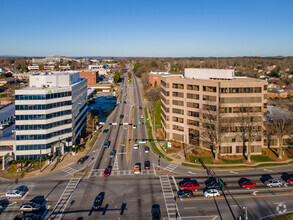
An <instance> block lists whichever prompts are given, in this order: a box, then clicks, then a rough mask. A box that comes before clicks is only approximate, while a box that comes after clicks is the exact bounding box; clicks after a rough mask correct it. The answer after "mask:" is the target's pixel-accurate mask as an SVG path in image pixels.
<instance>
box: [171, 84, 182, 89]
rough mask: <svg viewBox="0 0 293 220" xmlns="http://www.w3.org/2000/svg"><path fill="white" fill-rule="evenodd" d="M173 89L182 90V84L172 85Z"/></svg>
mask: <svg viewBox="0 0 293 220" xmlns="http://www.w3.org/2000/svg"><path fill="white" fill-rule="evenodd" d="M172 88H173V89H184V84H178V83H173V85H172Z"/></svg>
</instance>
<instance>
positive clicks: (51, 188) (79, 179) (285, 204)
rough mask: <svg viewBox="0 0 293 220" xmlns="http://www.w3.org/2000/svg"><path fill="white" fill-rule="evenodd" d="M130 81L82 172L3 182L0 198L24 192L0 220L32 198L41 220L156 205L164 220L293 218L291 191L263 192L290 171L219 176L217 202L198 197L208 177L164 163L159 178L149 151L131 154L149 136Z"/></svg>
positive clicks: (144, 213) (129, 212)
mask: <svg viewBox="0 0 293 220" xmlns="http://www.w3.org/2000/svg"><path fill="white" fill-rule="evenodd" d="M131 76H132V83H128V80H127V73H124V81H123V82H122V83H121V88H120V91H121V92H120V95H119V97H118V105H117V107H116V109H115V110H114V111H113V112H112V114H111V115H110V116H109V117H108V119H107V121H106V123H105V125H104V127H103V129H108V132H106V133H103V132H101V133H100V135H99V137H98V139H97V141H96V143H95V145H94V147H93V148H92V150H91V151H90V153H89V159H88V160H87V161H86V162H85V163H84V164H81V165H78V164H72V165H70V166H69V167H67V168H65V169H63V170H61V171H58V172H55V173H52V174H50V175H47V176H42V177H37V178H31V179H26V180H20V181H19V182H18V183H17V184H15V183H14V182H7V181H2V182H1V185H0V191H1V192H5V191H6V190H8V189H15V188H17V187H18V186H21V185H25V186H27V187H28V193H27V194H26V195H25V196H24V197H23V198H22V199H20V200H19V199H9V206H8V207H6V208H5V209H4V211H3V212H2V214H1V215H0V219H13V217H14V216H15V215H17V214H18V208H19V205H20V204H21V203H24V202H28V201H31V200H32V199H34V198H36V197H43V198H44V199H45V200H46V201H47V202H46V207H47V210H46V211H45V212H43V214H44V215H43V216H44V218H45V219H48V218H50V219H151V217H152V216H151V207H152V205H153V204H159V205H160V210H161V214H162V219H176V218H177V219H237V218H238V217H239V216H241V215H242V214H243V207H247V211H248V218H249V219H264V217H266V216H273V215H276V214H279V213H284V212H290V211H293V202H292V196H293V187H291V186H289V185H284V186H282V187H280V188H279V187H278V188H269V187H266V186H265V185H264V184H263V181H265V180H266V179H268V178H270V177H274V178H280V179H286V178H287V176H288V175H292V174H293V170H292V166H284V167H275V168H267V169H253V170H231V171H216V174H217V175H218V176H219V177H221V178H222V179H223V180H224V181H225V182H226V183H227V189H228V190H224V191H223V192H222V191H220V194H221V196H220V197H216V198H205V197H204V196H203V190H202V189H203V188H205V181H206V180H207V179H208V178H209V175H208V173H207V172H206V170H199V169H191V168H184V167H181V166H178V165H175V164H170V163H168V162H167V161H164V160H161V163H160V166H161V167H160V171H159V173H158V172H156V171H158V169H157V168H156V169H155V167H157V165H158V157H157V156H156V155H155V154H154V153H153V152H152V151H150V152H149V153H145V150H144V147H145V144H140V145H139V148H138V149H133V145H134V143H136V142H137V141H141V142H142V141H144V140H146V139H147V132H146V126H145V120H146V116H145V115H144V107H145V106H144V103H143V101H142V98H141V92H140V89H141V85H140V82H139V80H138V79H136V77H135V76H134V75H133V74H132V75H131ZM140 107H141V108H142V110H140ZM122 115H123V116H122ZM116 123H117V124H116ZM133 125H135V126H136V128H134V127H133ZM103 129H102V131H103ZM105 141H111V143H110V146H109V147H104V142H105ZM129 141H130V143H129ZM112 150H116V155H115V157H113V158H111V157H110V152H111V151H112ZM145 161H150V162H151V166H150V170H144V169H143V168H144V167H143V164H144V162H145ZM136 163H141V165H142V172H141V174H134V170H133V168H134V165H135V164H136ZM106 167H111V169H112V172H111V174H110V176H108V177H104V170H105V168H106ZM85 168H86V169H85ZM84 169H85V170H86V172H82V174H84V173H85V174H84V175H79V171H81V170H84ZM162 170H164V171H166V173H164V172H162ZM74 174H75V175H74ZM159 174H160V175H159ZM184 177H191V178H193V179H196V180H197V181H198V183H199V184H200V186H201V189H200V190H199V191H198V192H195V193H194V197H192V198H186V199H179V198H178V197H177V190H178V183H179V181H180V180H182V179H183V178H184ZM244 177H245V178H248V179H251V180H252V181H254V182H256V184H257V187H256V188H255V189H251V190H243V189H241V188H240V187H239V183H238V181H239V179H240V178H244ZM100 193H103V194H104V201H103V204H102V206H101V208H100V209H98V210H94V209H92V205H93V203H94V200H95V197H96V196H97V195H98V194H100ZM231 195H232V196H233V198H234V199H233V198H232V197H231ZM174 197H175V199H174ZM1 199H2V200H4V199H5V197H4V196H2V198H1ZM242 216H243V215H242Z"/></svg>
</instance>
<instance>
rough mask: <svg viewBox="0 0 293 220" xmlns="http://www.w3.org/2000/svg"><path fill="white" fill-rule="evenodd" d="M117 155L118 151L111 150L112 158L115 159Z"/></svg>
mask: <svg viewBox="0 0 293 220" xmlns="http://www.w3.org/2000/svg"><path fill="white" fill-rule="evenodd" d="M115 155H116V150H111V152H110V158H113V157H115Z"/></svg>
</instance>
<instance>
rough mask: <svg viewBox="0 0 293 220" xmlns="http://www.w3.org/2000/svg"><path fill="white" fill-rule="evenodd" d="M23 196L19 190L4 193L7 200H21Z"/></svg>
mask: <svg viewBox="0 0 293 220" xmlns="http://www.w3.org/2000/svg"><path fill="white" fill-rule="evenodd" d="M23 195H24V192H23V191H19V190H8V191H7V192H6V197H7V198H21V197H22V196H23Z"/></svg>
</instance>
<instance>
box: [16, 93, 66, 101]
mask: <svg viewBox="0 0 293 220" xmlns="http://www.w3.org/2000/svg"><path fill="white" fill-rule="evenodd" d="M67 96H71V92H70V91H69V92H58V93H50V94H44V95H15V100H45V99H56V98H62V97H67Z"/></svg>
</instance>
